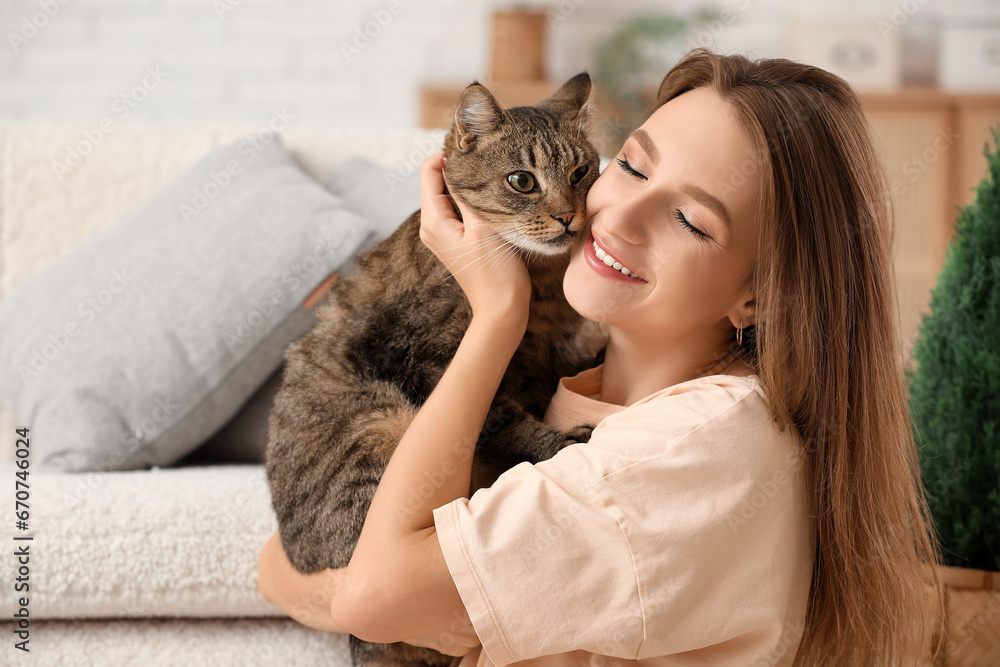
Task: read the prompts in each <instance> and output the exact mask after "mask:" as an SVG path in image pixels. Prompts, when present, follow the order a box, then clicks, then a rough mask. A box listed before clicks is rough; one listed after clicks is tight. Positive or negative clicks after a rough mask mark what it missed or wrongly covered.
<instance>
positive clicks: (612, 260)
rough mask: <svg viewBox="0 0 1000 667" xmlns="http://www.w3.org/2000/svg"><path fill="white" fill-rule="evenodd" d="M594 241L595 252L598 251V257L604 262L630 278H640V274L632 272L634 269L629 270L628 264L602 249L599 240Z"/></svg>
mask: <svg viewBox="0 0 1000 667" xmlns="http://www.w3.org/2000/svg"><path fill="white" fill-rule="evenodd" d="M593 243H594V252H595V253H597V259H599V260H601V261H602V262H604V263H605V264H607V265H608V266H610V267H611V268H613V269H614V270H615V271H621V272H622V273H624V274H625V275H626V276H629V277H630V278H639V276H638V275H636V274H635V273H632V271H631V270H629V268H628V267H627V266H625V265H624V264H622V263H621V262H619V261H617V260H615V258H614V257H612V256H611V255H609V254H608V253H606V252H604V251H603V250H601V246H599V245H597V241H594V242H593ZM639 280H642V278H639Z"/></svg>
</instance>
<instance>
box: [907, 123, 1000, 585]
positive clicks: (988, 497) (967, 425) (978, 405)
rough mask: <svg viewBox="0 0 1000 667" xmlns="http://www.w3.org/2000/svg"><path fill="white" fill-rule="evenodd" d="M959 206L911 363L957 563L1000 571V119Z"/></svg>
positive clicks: (944, 535) (918, 433)
mask: <svg viewBox="0 0 1000 667" xmlns="http://www.w3.org/2000/svg"><path fill="white" fill-rule="evenodd" d="M992 134H993V142H994V144H995V149H994V150H993V151H992V152H991V151H990V150H989V146H987V147H986V148H985V149H984V153H985V154H986V160H987V163H988V165H989V169H988V171H987V174H986V177H985V178H983V180H982V181H981V182H980V184H979V186H978V188H977V189H976V194H975V198H974V199H973V201H972V203H971V204H970V205H969V206H967V207H964V208H960V209H959V215H958V219H957V222H956V225H955V236H954V238H953V239H952V241H951V243H950V245H949V247H948V253H947V256H946V258H945V263H944V267H943V269H942V270H941V274H940V276H939V277H938V282H937V285H936V287H935V288H934V291H933V292H932V294H931V313H930V315H925V316H924V318H923V321H922V323H921V327H920V335H919V338H918V339H917V341H916V343H915V346H914V353H913V357H914V360H915V362H916V368H915V369H911V370H909V371H908V378H909V381H910V413H911V416H912V420H913V430H914V436H915V438H916V440H917V444H918V448H919V452H920V466H921V475H922V477H923V481H924V484H925V486H926V488H927V495H928V500H929V504H930V510H931V514H932V515H933V517H934V523H935V525H936V526H937V530H938V533H939V534H940V536H941V544H942V548H943V552H944V561H945V564H947V565H954V566H958V567H968V568H974V569H981V570H1000V126H998V127H997V128H994V129H992Z"/></svg>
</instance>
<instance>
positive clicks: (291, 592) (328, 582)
mask: <svg viewBox="0 0 1000 667" xmlns="http://www.w3.org/2000/svg"><path fill="white" fill-rule="evenodd" d="M346 569H347V568H345V567H338V568H335V569H334V568H329V567H328V568H326V569H325V570H322V571H320V572H316V573H314V574H302V573H301V572H299V571H298V570H296V569H295V568H293V567H292V564H291V563H290V562H289V561H288V556H287V555H285V550H284V548H282V546H281V537H280V536H279V535H278V533H275V534H274V535H272V536H271V537H270V539H268V541H267V543H266V544H265V545H264V548H263V549H262V550H261V552H260V562H259V564H258V568H257V588H258V589H260V593H261V595H263V596H264V598H265V599H267V601H268V602H270V603H272V604H275V605H277V606H279V607H281V609H282V610H284V612H285V613H286V614H288V615H289V616H291V617H292V618H293V619H295V620H296V621H298V622H299V623H301V624H303V625H308V626H309V627H310V628H316V629H317V630H326V631H327V632H347V630H346V629H345V628H343V627H341V626H340V624H338V623H337V622H335V621H334V620H333V616H331V615H330V603H331V601H332V600H333V594H334V592H335V591H336V590H337V588H339V587H340V583H341V580H342V577H343V575H344V571H345V570H346Z"/></svg>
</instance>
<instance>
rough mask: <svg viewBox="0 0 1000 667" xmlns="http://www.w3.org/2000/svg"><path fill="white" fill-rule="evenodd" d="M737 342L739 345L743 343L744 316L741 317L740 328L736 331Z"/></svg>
mask: <svg viewBox="0 0 1000 667" xmlns="http://www.w3.org/2000/svg"><path fill="white" fill-rule="evenodd" d="M736 344H737V345H742V344H743V318H740V328H739V330H738V331H737V332H736Z"/></svg>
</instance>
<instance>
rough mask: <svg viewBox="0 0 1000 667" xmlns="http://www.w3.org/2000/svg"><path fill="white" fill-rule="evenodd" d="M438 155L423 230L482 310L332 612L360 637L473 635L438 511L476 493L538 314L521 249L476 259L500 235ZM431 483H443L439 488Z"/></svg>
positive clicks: (428, 406) (386, 483)
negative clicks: (479, 447)
mask: <svg viewBox="0 0 1000 667" xmlns="http://www.w3.org/2000/svg"><path fill="white" fill-rule="evenodd" d="M440 159H441V155H440V154H438V155H436V156H432V157H431V158H428V160H426V161H425V162H424V165H423V167H422V169H421V189H422V204H423V206H422V209H421V218H422V222H421V239H422V240H423V241H424V243H425V244H427V246H428V247H429V248H431V250H433V251H434V252H435V254H436V255H437V256H438V257H439V258H441V260H442V262H444V263H445V264H446V266H448V268H449V269H451V273H452V274H453V275H454V276H455V278H456V279H457V280H458V281H459V284H460V285H461V286H462V289H463V291H464V292H465V294H466V296H467V297H468V298H469V302H470V305H471V306H472V312H473V316H472V321H471V323H470V325H469V328H468V329H467V331H466V334H465V336H464V338H463V339H462V342H461V344H460V345H459V347H458V350H457V351H456V353H455V356H454V358H453V359H452V361H451V363H450V364H449V365H448V367H447V369H446V370H445V373H444V375H443V376H442V377H441V379H440V381H439V382H438V384H437V386H436V387H435V388H434V390H433V391H432V392H431V395H430V396H429V397H428V399H427V401H426V402H425V403H424V404H423V406H421V408H420V410H419V411H418V412H417V414H416V416H415V417H414V418H413V421H412V422H411V424H410V426H409V428H408V429H407V430H406V432H405V433H404V434H403V437H402V439H401V440H400V442H399V444H398V446H397V447H396V450H395V451H394V453H393V454H392V457H391V458H390V460H389V463H388V465H387V467H386V470H385V472H384V473H383V475H382V478H381V481H380V482H379V485H378V487H377V489H376V491H375V495H374V497H373V499H372V503H371V506H370V508H369V510H368V515H367V517H366V518H365V523H364V527H363V528H362V531H361V536H360V538H359V539H358V544H357V546H356V547H355V550H354V554H353V556H352V557H351V561H350V563H349V564H348V566H347V573H346V574H345V576H344V581H343V587H342V588H341V589H339V591H338V592H337V594H336V595H335V596H334V600H333V603H332V609H331V613H332V615H333V618H334V620H335V621H339V622H341V623H343V624H345V625H346V624H350V625H349V627H350V628H351V630H350V631H351V633H352V634H355V635H356V636H358V637H361V638H362V639H366V640H368V641H376V642H390V641H401V640H406V638H408V637H434V636H438V637H442V636H445V635H447V634H448V633H452V635H454V634H458V635H463V634H464V636H466V637H468V636H469V634H471V635H472V637H474V634H473V633H472V628H471V624H470V623H469V618H468V614H467V612H466V611H465V607H464V605H463V604H462V601H461V598H460V597H459V595H458V592H457V589H456V587H455V584H454V582H453V581H452V579H451V576H450V574H449V572H448V569H447V567H446V566H445V563H444V558H443V556H442V552H441V548H440V545H439V543H438V541H437V534H436V530H435V528H434V517H433V510H434V509H435V508H437V507H440V506H442V505H445V504H447V503H449V502H451V501H453V500H455V499H456V498H464V497H467V496H468V493H469V483H470V479H471V469H472V457H473V453H474V451H475V447H476V442H477V440H478V438H479V435H480V432H481V431H482V427H483V424H484V422H485V421H486V415H487V413H488V411H489V408H490V405H491V404H492V402H493V398H494V395H495V394H496V391H497V389H498V387H499V386H500V381H501V379H502V378H503V375H504V373H505V371H506V369H507V364H508V363H509V362H510V359H511V357H513V355H514V352H515V351H516V350H517V347H518V345H519V344H520V341H521V338H522V337H523V336H524V331H525V329H526V327H527V322H528V302H529V299H530V295H531V283H530V279H529V277H528V273H527V269H526V268H525V266H524V263H523V261H521V260H520V258H518V257H517V256H514V257H513V258H512V261H507V259H511V258H506V259H504V261H503V267H498V268H499V270H498V271H497V272H492V271H490V272H487V273H486V275H483V273H484V272H483V267H482V266H472V267H470V263H471V262H479V263H482V259H483V258H485V257H487V256H488V254H489V252H490V251H491V249H496V248H498V247H499V245H500V241H499V239H498V237H496V235H495V233H494V232H492V231H490V230H489V228H488V227H487V226H486V225H484V224H482V222H481V221H478V220H476V219H475V218H473V217H472V216H471V215H469V214H468V213H467V212H466V211H464V210H463V219H464V221H465V223H464V224H463V223H461V222H459V221H458V220H456V219H455V218H454V214H453V213H452V212H451V205H450V204H449V203H448V200H447V198H445V197H443V195H440V194H439V193H441V192H442V190H443V180H442V173H441V167H440ZM445 207H447V208H445ZM470 248H471V250H470ZM454 255H461V258H462V263H460V264H459V265H456V264H455V263H454V262H452V261H451V259H450V258H451V256H454ZM428 480H433V481H432V483H431V484H430V485H429V486H430V491H429V492H427V491H426V490H427V489H428V484H427V482H428ZM418 488H419V489H420V492H419V493H415V492H414V491H415V490H416V489H418ZM359 633H360V634H359Z"/></svg>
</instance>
